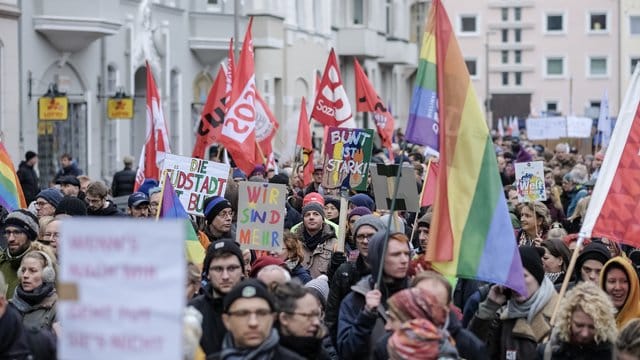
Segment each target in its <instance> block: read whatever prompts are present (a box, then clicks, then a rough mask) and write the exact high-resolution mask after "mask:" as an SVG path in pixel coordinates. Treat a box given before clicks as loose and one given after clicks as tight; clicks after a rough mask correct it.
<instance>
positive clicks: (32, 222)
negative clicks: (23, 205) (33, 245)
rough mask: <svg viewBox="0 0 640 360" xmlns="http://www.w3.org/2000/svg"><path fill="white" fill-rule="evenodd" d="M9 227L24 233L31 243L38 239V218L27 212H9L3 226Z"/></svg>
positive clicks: (20, 210) (21, 210)
mask: <svg viewBox="0 0 640 360" xmlns="http://www.w3.org/2000/svg"><path fill="white" fill-rule="evenodd" d="M9 225H11V226H15V227H17V228H18V229H20V230H22V231H24V232H25V233H26V234H27V237H28V238H29V240H31V241H34V240H35V239H37V238H38V230H39V229H40V226H39V225H38V218H37V217H36V216H35V215H33V214H32V213H31V212H29V211H27V210H23V209H19V210H15V211H12V212H10V213H9V215H7V217H6V218H5V219H4V226H9Z"/></svg>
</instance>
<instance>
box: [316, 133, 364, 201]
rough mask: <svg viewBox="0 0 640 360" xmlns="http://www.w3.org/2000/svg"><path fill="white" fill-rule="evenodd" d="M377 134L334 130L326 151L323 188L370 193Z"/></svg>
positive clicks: (328, 134) (328, 139) (327, 140)
mask: <svg viewBox="0 0 640 360" xmlns="http://www.w3.org/2000/svg"><path fill="white" fill-rule="evenodd" d="M372 147H373V130H370V129H348V128H338V127H330V128H329V130H328V131H327V139H326V145H325V148H324V173H323V174H322V186H323V187H324V188H326V189H334V188H337V187H341V188H346V189H353V190H360V191H364V190H366V189H367V175H368V173H369V161H370V160H371V149H372Z"/></svg>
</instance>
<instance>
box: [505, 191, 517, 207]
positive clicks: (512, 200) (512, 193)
mask: <svg viewBox="0 0 640 360" xmlns="http://www.w3.org/2000/svg"><path fill="white" fill-rule="evenodd" d="M507 195H509V197H508V199H509V203H510V204H511V206H514V207H515V206H517V205H518V190H509V194H507Z"/></svg>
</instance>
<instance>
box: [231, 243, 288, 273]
mask: <svg viewBox="0 0 640 360" xmlns="http://www.w3.org/2000/svg"><path fill="white" fill-rule="evenodd" d="M285 251H287V250H286V249H285ZM242 260H244V275H245V276H249V273H250V272H251V250H249V249H244V250H242Z"/></svg>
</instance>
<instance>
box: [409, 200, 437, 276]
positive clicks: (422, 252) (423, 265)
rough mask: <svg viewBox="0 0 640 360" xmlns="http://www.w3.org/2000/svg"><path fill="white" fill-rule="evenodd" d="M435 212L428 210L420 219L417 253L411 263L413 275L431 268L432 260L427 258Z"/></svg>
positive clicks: (410, 273) (411, 273) (417, 230)
mask: <svg viewBox="0 0 640 360" xmlns="http://www.w3.org/2000/svg"><path fill="white" fill-rule="evenodd" d="M432 216H433V214H432V212H431V211H427V212H426V213H425V214H424V215H422V216H421V217H420V218H419V219H418V224H417V229H416V233H417V234H418V243H419V244H418V251H417V255H416V256H415V257H414V258H413V259H412V260H411V265H409V275H411V276H413V275H415V274H417V273H419V272H420V271H425V270H431V269H432V267H431V262H430V261H428V260H427V245H428V243H429V228H430V227H431V218H432Z"/></svg>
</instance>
